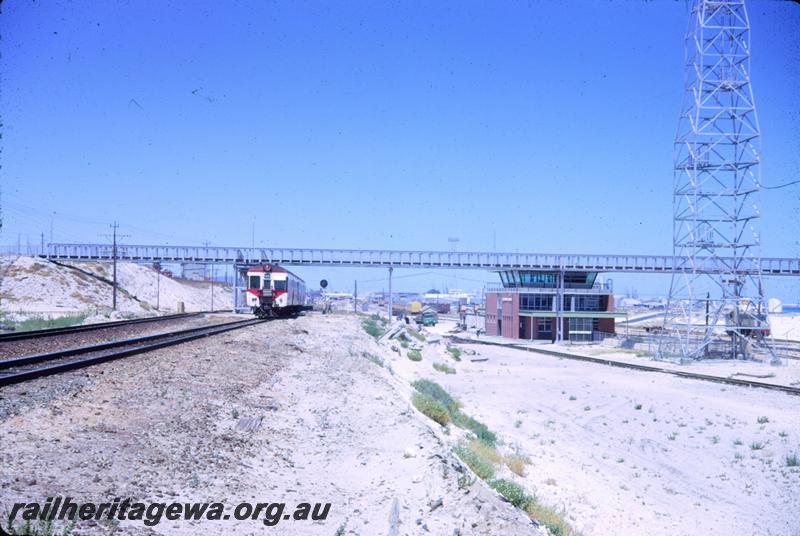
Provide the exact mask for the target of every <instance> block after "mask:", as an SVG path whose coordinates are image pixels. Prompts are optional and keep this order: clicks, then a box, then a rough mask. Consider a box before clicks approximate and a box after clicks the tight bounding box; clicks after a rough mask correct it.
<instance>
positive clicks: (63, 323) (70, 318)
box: [0, 313, 89, 331]
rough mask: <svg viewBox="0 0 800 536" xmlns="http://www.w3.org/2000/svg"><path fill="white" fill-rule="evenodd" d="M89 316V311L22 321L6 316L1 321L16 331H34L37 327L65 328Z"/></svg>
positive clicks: (79, 322) (36, 317)
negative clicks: (9, 318)
mask: <svg viewBox="0 0 800 536" xmlns="http://www.w3.org/2000/svg"><path fill="white" fill-rule="evenodd" d="M88 317H89V314H88V313H82V314H77V315H67V316H59V317H56V318H46V317H43V316H34V317H31V318H28V319H26V320H20V321H13V320H8V319H6V318H5V317H3V318H2V319H0V322H2V323H3V324H7V325H9V326H11V327H13V328H14V331H33V330H37V329H50V328H65V327H68V326H75V325H78V324H81V323H82V322H83V321H84V320H86V319H87V318H88Z"/></svg>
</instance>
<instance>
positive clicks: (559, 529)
mask: <svg viewBox="0 0 800 536" xmlns="http://www.w3.org/2000/svg"><path fill="white" fill-rule="evenodd" d="M489 485H490V486H491V487H493V488H494V489H496V490H497V492H498V493H500V495H502V496H503V497H505V499H506V500H507V501H508V502H510V503H511V504H513V505H514V506H516V507H518V508H521V509H522V510H524V511H525V513H526V514H528V516H529V517H531V518H532V519H535V520H536V521H537V522H538V523H540V524H542V525H544V526H545V527H547V530H548V531H549V532H550V534H551V535H552V536H579V534H578V532H576V531H575V530H573V528H572V527H570V526H569V524H568V523H567V521H566V519H565V512H564V511H557V510H554V509H553V508H549V507H547V506H545V505H543V504H541V503H540V502H539V501H538V500H537V499H536V497H535V496H534V495H528V494H527V493H525V490H524V489H523V488H522V486H520V485H519V484H517V483H515V482H512V481H510V480H506V479H499V480H493V481H491V482H489Z"/></svg>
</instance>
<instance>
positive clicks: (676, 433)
mask: <svg viewBox="0 0 800 536" xmlns="http://www.w3.org/2000/svg"><path fill="white" fill-rule="evenodd" d="M676 437H678V432H672V433H671V434H669V435H668V436H667V439H669V440H670V441H675V438H676Z"/></svg>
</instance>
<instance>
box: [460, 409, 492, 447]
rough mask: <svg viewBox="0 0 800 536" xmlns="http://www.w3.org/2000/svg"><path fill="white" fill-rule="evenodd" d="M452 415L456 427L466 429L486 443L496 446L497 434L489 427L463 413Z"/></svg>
mask: <svg viewBox="0 0 800 536" xmlns="http://www.w3.org/2000/svg"><path fill="white" fill-rule="evenodd" d="M452 415H453V422H454V423H455V424H456V426H460V427H461V428H466V429H467V430H469V431H471V432H472V433H474V434H475V435H476V436H477V438H478V439H480V440H481V441H483V442H484V443H488V444H490V445H494V443H495V441H497V436H496V435H495V433H494V432H492V431H491V430H489V427H488V426H486V425H485V424H483V423H482V422H480V421H479V420H477V419H474V418H473V417H470V416H469V415H467V414H466V413H462V412H461V411H456V412H454V413H453V414H452Z"/></svg>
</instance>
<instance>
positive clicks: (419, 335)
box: [406, 328, 425, 342]
mask: <svg viewBox="0 0 800 536" xmlns="http://www.w3.org/2000/svg"><path fill="white" fill-rule="evenodd" d="M406 332H407V333H408V334H410V335H411V336H412V337H414V338H415V339H417V340H418V341H420V342H425V335H423V334H422V333H420V332H419V331H417V330H415V329H411V328H407V329H406Z"/></svg>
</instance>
